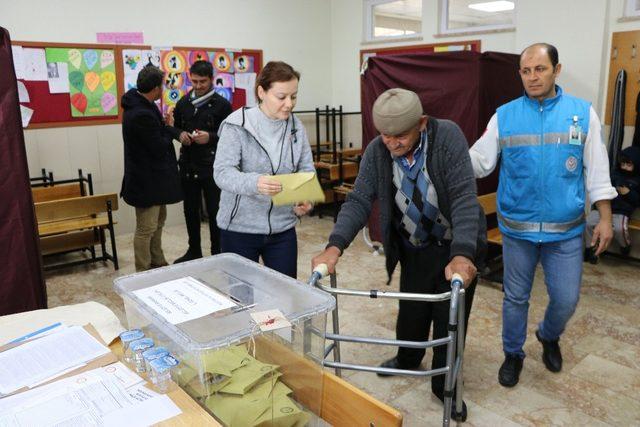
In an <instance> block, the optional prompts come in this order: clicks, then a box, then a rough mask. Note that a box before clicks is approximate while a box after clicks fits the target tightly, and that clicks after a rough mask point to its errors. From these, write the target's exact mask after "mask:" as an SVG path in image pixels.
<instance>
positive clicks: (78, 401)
mask: <svg viewBox="0 0 640 427" xmlns="http://www.w3.org/2000/svg"><path fill="white" fill-rule="evenodd" d="M135 404H136V402H135V401H134V400H133V399H131V397H130V396H129V394H128V392H127V391H126V390H125V389H124V388H123V387H122V386H120V385H119V384H118V383H117V382H116V381H115V380H114V379H103V378H100V377H99V376H96V375H91V374H89V373H85V374H81V375H77V376H74V377H71V378H65V379H62V380H60V381H56V382H54V383H51V384H48V385H46V386H43V387H41V388H37V389H34V390H30V391H27V392H24V393H20V394H18V395H16V396H11V397H8V398H5V399H3V400H1V401H0V405H1V406H0V407H1V408H2V411H1V413H3V414H7V418H6V419H4V420H0V425H2V426H3V427H4V426H5V425H8V426H31V425H38V426H45V427H46V426H54V425H103V421H102V419H103V418H104V417H105V416H106V415H108V414H110V413H112V412H117V411H119V410H121V409H123V408H128V407H131V406H133V405H135ZM2 421H4V422H5V423H4V424H3V423H2Z"/></svg>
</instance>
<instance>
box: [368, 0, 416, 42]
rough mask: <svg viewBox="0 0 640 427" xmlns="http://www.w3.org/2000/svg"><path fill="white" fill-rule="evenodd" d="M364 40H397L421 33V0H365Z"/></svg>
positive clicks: (413, 36)
mask: <svg viewBox="0 0 640 427" xmlns="http://www.w3.org/2000/svg"><path fill="white" fill-rule="evenodd" d="M364 16H365V25H364V28H365V34H364V39H365V41H380V40H397V39H405V38H415V37H420V36H421V34H422V0H365V1H364Z"/></svg>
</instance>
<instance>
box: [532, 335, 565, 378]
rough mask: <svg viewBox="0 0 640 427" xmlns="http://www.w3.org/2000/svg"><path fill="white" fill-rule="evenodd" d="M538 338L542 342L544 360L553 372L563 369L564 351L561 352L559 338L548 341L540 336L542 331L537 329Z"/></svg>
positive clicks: (545, 364)
mask: <svg viewBox="0 0 640 427" xmlns="http://www.w3.org/2000/svg"><path fill="white" fill-rule="evenodd" d="M536 338H538V341H540V342H541V343H542V361H543V362H544V366H546V367H547V369H548V370H550V371H551V372H560V370H562V353H560V345H559V344H558V341H559V340H555V341H547V340H544V339H542V338H541V337H540V331H536Z"/></svg>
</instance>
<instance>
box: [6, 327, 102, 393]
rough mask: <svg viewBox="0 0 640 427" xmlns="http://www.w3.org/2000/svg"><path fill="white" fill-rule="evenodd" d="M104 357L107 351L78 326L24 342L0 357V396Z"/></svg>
mask: <svg viewBox="0 0 640 427" xmlns="http://www.w3.org/2000/svg"><path fill="white" fill-rule="evenodd" d="M107 353H109V349H108V348H107V347H105V346H104V345H102V344H101V343H100V342H99V341H98V340H96V339H95V338H94V337H93V336H91V334H89V333H88V332H87V331H86V330H84V328H82V327H80V326H73V327H70V328H67V329H64V330H62V331H60V332H58V333H56V334H52V335H47V336H44V337H42V338H39V339H36V340H33V341H30V342H27V343H25V344H22V345H20V346H18V347H14V348H12V349H9V350H6V351H4V352H2V353H0V393H1V394H9V393H12V392H14V391H16V390H18V389H20V388H22V387H25V386H28V385H30V384H34V383H37V382H39V381H41V380H43V379H45V378H49V377H54V376H58V375H60V373H61V372H64V371H66V370H67V369H69V368H70V367H72V366H77V365H79V364H82V363H86V362H88V361H90V360H93V359H96V358H97V357H100V356H102V355H104V354H107ZM56 374H57V375H56Z"/></svg>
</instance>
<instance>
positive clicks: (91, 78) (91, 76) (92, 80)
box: [84, 71, 100, 92]
mask: <svg viewBox="0 0 640 427" xmlns="http://www.w3.org/2000/svg"><path fill="white" fill-rule="evenodd" d="M84 83H85V84H86V85H87V88H89V90H90V91H91V92H93V91H94V90H96V88H97V87H98V84H99V83H100V76H98V75H97V74H96V73H94V72H93V71H89V72H88V73H87V74H85V75H84Z"/></svg>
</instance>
